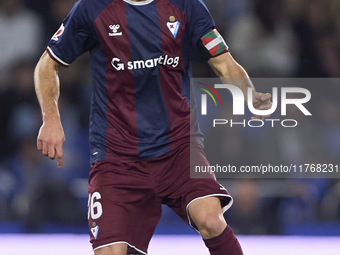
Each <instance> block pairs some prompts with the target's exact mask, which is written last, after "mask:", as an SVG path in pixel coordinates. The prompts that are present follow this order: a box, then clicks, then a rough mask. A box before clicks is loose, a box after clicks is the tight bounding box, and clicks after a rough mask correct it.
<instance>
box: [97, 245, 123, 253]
mask: <svg viewBox="0 0 340 255" xmlns="http://www.w3.org/2000/svg"><path fill="white" fill-rule="evenodd" d="M127 248H128V247H127V244H126V243H117V244H113V245H110V246H107V247H103V248H100V249H98V250H95V251H94V255H126V253H127Z"/></svg>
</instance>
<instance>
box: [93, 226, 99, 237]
mask: <svg viewBox="0 0 340 255" xmlns="http://www.w3.org/2000/svg"><path fill="white" fill-rule="evenodd" d="M98 231H99V226H95V227H93V228H91V233H92V235H93V237H94V239H97V236H98Z"/></svg>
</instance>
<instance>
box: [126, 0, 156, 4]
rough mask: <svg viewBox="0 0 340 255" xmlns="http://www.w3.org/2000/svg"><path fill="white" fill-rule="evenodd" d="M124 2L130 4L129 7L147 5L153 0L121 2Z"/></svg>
mask: <svg viewBox="0 0 340 255" xmlns="http://www.w3.org/2000/svg"><path fill="white" fill-rule="evenodd" d="M123 1H124V2H126V3H128V4H131V5H147V4H149V3H151V2H153V1H154V0H145V1H142V2H135V1H131V0H123Z"/></svg>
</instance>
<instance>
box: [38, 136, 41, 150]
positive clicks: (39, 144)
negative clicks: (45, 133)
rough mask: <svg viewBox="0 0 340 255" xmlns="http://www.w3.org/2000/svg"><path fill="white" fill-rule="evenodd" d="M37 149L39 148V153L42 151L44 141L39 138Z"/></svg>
mask: <svg viewBox="0 0 340 255" xmlns="http://www.w3.org/2000/svg"><path fill="white" fill-rule="evenodd" d="M37 148H38V150H39V151H41V150H42V141H40V139H39V138H37Z"/></svg>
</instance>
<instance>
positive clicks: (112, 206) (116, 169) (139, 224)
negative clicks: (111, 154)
mask: <svg viewBox="0 0 340 255" xmlns="http://www.w3.org/2000/svg"><path fill="white" fill-rule="evenodd" d="M149 183H150V180H149V178H148V175H147V173H146V174H145V173H144V172H143V169H141V170H139V169H138V167H137V165H133V164H132V165H131V164H130V165H127V164H125V163H119V162H113V163H112V162H99V163H97V164H96V165H94V167H93V168H92V170H91V173H90V180H89V202H88V204H89V211H88V220H89V229H90V236H91V243H92V245H93V249H94V250H95V251H97V250H101V249H102V248H105V247H111V246H112V247H116V246H113V245H116V244H120V243H125V244H127V245H128V252H130V251H132V252H138V253H137V254H143V253H146V251H147V247H148V244H149V241H150V239H151V237H152V234H153V232H154V230H155V227H156V225H157V223H158V220H159V218H160V215H161V201H160V199H159V198H158V197H157V196H156V195H155V194H154V190H153V189H152V187H151V186H150V184H149ZM110 249H111V248H110ZM106 251H108V249H104V250H102V252H106ZM135 254H136V253H135Z"/></svg>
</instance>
